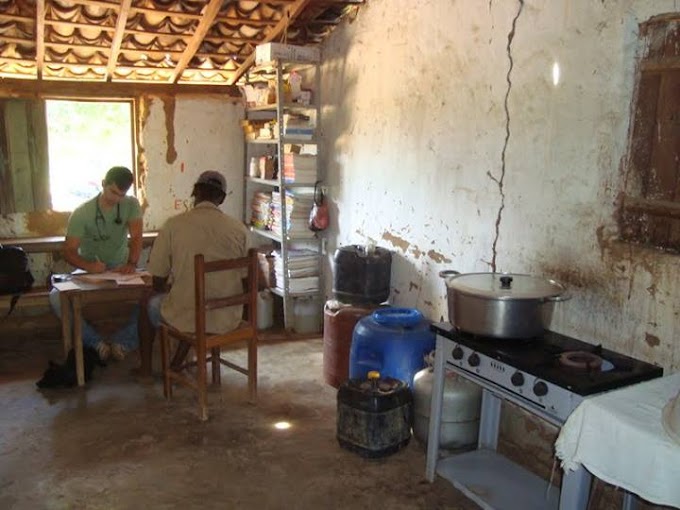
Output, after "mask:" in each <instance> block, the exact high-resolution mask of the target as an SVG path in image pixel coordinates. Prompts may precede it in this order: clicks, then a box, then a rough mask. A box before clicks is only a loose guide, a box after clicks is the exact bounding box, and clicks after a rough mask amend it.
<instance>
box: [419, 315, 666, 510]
mask: <svg viewBox="0 0 680 510" xmlns="http://www.w3.org/2000/svg"><path fill="white" fill-rule="evenodd" d="M432 330H433V331H434V332H435V333H437V349H436V351H435V366H434V381H433V389H432V402H431V407H430V425H429V432H428V434H429V435H428V444H427V465H426V470H425V474H426V476H427V479H428V480H430V481H434V477H435V474H438V475H440V476H442V477H443V478H444V479H446V480H448V481H449V482H451V483H452V484H453V485H454V486H455V487H457V488H458V489H459V490H461V491H462V492H463V493H464V494H465V495H466V496H468V497H469V498H470V499H472V500H473V501H475V502H476V503H477V504H478V505H479V506H481V507H482V508H484V509H485V510H507V509H513V510H514V509H519V508H521V509H522V510H583V509H585V508H587V506H588V494H589V492H590V483H591V475H590V473H589V472H588V471H587V470H586V469H585V468H583V467H582V466H581V467H579V468H578V469H577V470H576V471H573V472H570V473H565V474H564V476H563V477H562V485H561V488H560V489H557V488H555V487H553V486H552V484H551V483H550V482H548V481H546V480H544V479H542V478H540V477H538V476H537V475H535V474H534V473H532V472H531V471H529V470H527V469H526V468H524V467H523V466H520V465H518V464H516V463H515V462H513V461H511V460H510V459H508V458H506V457H505V456H503V455H502V454H501V453H499V452H498V451H497V446H498V431H499V424H500V418H501V402H502V401H503V400H507V401H510V402H513V403H514V404H516V405H518V406H519V407H521V408H523V409H524V410H526V411H528V412H530V413H533V414H534V415H536V416H539V417H541V418H542V419H544V420H546V421H547V422H549V423H552V424H553V425H555V426H557V427H561V426H562V425H563V424H564V422H565V421H566V419H567V418H568V417H569V415H570V414H571V413H572V411H573V410H574V409H575V408H576V407H577V406H578V405H579V404H580V403H581V401H583V399H584V398H586V397H588V396H589V395H595V394H598V393H603V392H606V391H610V390H615V389H617V388H622V387H624V386H628V385H631V384H636V383H639V382H642V381H647V380H649V379H654V378H656V377H660V376H661V375H663V370H662V369H661V368H660V367H657V366H654V365H651V364H649V363H645V362H644V361H640V360H636V359H633V358H631V357H628V356H625V355H623V354H619V353H617V352H614V351H610V350H608V349H603V348H602V347H601V346H598V345H593V344H591V343H587V342H583V341H581V340H577V339H575V338H570V337H567V336H564V335H560V334H558V333H554V332H551V331H546V332H545V334H544V335H543V336H541V337H539V338H530V339H513V340H508V339H503V340H499V339H494V338H489V337H480V336H475V335H471V334H467V333H463V332H461V331H458V330H457V329H455V328H454V327H453V326H452V325H451V324H450V323H448V322H440V323H437V324H433V325H432ZM447 371H453V372H455V373H456V374H458V375H459V376H461V377H464V378H466V379H468V380H470V381H472V382H474V383H476V384H478V385H479V386H481V387H482V388H483V393H482V406H481V414H480V423H479V437H478V441H477V449H476V450H473V451H468V452H464V453H458V454H454V455H451V456H448V457H447V456H441V455H440V452H439V431H440V423H441V416H442V405H443V398H442V397H443V391H444V378H445V372H447ZM633 501H634V500H633V496H631V495H630V494H628V493H626V494H625V495H624V508H633V506H632V505H633ZM626 505H627V506H626Z"/></svg>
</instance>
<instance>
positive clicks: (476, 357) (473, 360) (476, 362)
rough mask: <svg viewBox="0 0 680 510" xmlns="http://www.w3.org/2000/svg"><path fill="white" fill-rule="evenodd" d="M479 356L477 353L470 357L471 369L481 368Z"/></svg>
mask: <svg viewBox="0 0 680 510" xmlns="http://www.w3.org/2000/svg"><path fill="white" fill-rule="evenodd" d="M479 362H480V359H479V355H477V354H476V353H472V354H470V357H469V358H468V363H469V364H470V366H471V367H478V366H479Z"/></svg>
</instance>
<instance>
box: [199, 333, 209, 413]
mask: <svg viewBox="0 0 680 510" xmlns="http://www.w3.org/2000/svg"><path fill="white" fill-rule="evenodd" d="M201 340H203V341H201ZM206 358H207V356H206V347H205V339H200V338H199V339H198V341H197V342H196V368H197V380H196V383H197V389H198V417H199V419H200V420H202V421H205V420H207V419H208V405H207V395H206V393H207V388H206V386H207V382H208V381H207V379H208V374H207V371H208V367H207V364H208V360H207V359H206Z"/></svg>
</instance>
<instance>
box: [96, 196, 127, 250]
mask: <svg viewBox="0 0 680 510" xmlns="http://www.w3.org/2000/svg"><path fill="white" fill-rule="evenodd" d="M100 195H101V193H100V194H99V195H97V198H96V200H95V205H96V207H97V212H96V213H95V215H94V224H95V226H96V227H97V234H98V235H99V240H101V241H108V240H109V239H110V238H111V236H110V235H108V234H104V235H102V231H101V229H100V228H99V222H100V221H101V222H102V223H104V225H106V218H104V214H103V213H102V210H101V208H100V207H99V197H100ZM113 222H114V223H115V224H116V225H121V224H122V223H123V219H122V218H121V217H120V202H118V203H117V204H116V219H115V220H113Z"/></svg>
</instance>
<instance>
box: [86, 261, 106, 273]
mask: <svg viewBox="0 0 680 510" xmlns="http://www.w3.org/2000/svg"><path fill="white" fill-rule="evenodd" d="M85 269H87V271H88V272H89V273H103V272H104V271H106V264H104V263H103V262H101V261H99V260H97V261H95V262H90V264H89V267H86V268H85Z"/></svg>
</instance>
